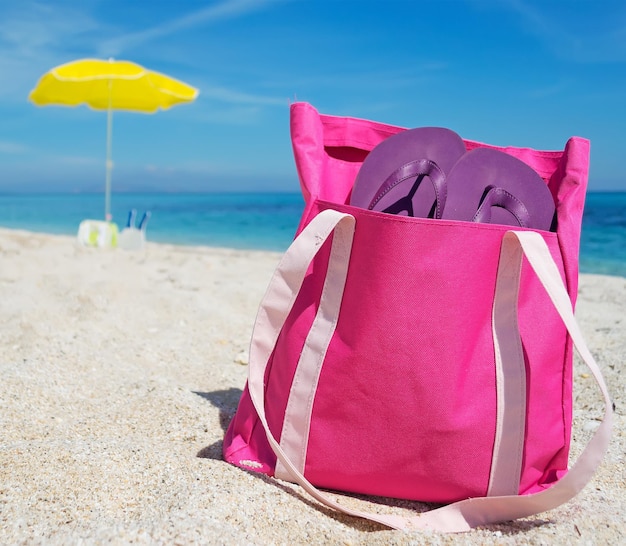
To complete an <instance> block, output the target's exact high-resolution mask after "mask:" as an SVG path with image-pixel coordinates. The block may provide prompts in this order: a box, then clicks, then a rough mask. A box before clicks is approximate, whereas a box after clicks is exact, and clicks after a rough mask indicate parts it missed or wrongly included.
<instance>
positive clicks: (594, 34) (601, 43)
mask: <svg viewBox="0 0 626 546" xmlns="http://www.w3.org/2000/svg"><path fill="white" fill-rule="evenodd" d="M498 5H500V4H498ZM501 5H504V6H507V7H508V8H509V9H511V10H512V11H514V12H516V13H517V14H518V15H519V16H520V20H521V22H522V24H523V26H524V27H525V28H526V29H527V30H528V31H529V32H530V33H532V34H534V35H536V36H537V37H538V38H539V39H540V40H542V41H543V42H544V43H545V44H546V45H547V46H548V47H549V48H550V49H551V50H552V51H553V52H554V54H555V55H557V56H558V57H560V58H562V59H564V60H567V61H572V62H580V63H604V62H624V61H626V9H625V8H624V4H618V3H612V6H611V8H608V9H607V8H606V7H605V6H606V4H605V2H588V3H587V2H569V3H564V4H559V5H558V9H553V10H552V11H551V10H550V8H551V7H554V6H551V5H550V3H545V2H542V3H540V4H538V5H537V6H535V5H533V4H532V2H530V1H528V0H504V1H503V2H502V4H501ZM568 10H571V13H570V12H568ZM581 10H582V11H581ZM572 14H574V15H575V17H573V16H572ZM575 24H577V25H578V26H574V25H575Z"/></svg>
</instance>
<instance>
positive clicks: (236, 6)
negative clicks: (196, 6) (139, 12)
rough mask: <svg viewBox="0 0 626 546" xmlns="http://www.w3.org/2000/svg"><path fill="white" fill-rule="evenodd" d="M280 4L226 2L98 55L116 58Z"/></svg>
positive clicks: (107, 45) (110, 43)
mask: <svg viewBox="0 0 626 546" xmlns="http://www.w3.org/2000/svg"><path fill="white" fill-rule="evenodd" d="M277 1H279V0H225V1H223V2H219V3H217V4H213V5H211V6H208V7H206V8H203V9H200V10H197V11H194V12H191V13H188V14H187V15H183V16H182V17H179V18H178V19H174V20H172V21H167V22H165V23H162V24H160V25H157V26H154V27H151V28H148V29H145V30H141V31H139V32H134V33H129V34H125V35H122V36H118V37H116V38H111V39H109V40H105V41H103V42H102V43H101V44H100V45H99V47H98V55H99V56H101V57H110V56H113V57H116V56H118V55H120V53H123V52H124V51H125V50H127V49H129V48H131V47H136V46H137V45H141V44H144V43H147V42H151V41H153V40H155V39H156V38H161V37H162V36H167V35H169V34H175V33H178V32H181V31H184V30H187V29H189V28H193V27H198V26H202V25H206V24H210V23H213V22H217V21H223V20H226V19H233V18H235V17H241V16H245V15H247V14H248V13H250V12H253V11H259V10H260V9H263V8H264V7H265V6H267V5H270V4H275V3H276V2H277Z"/></svg>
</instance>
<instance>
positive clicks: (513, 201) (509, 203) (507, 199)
mask: <svg viewBox="0 0 626 546" xmlns="http://www.w3.org/2000/svg"><path fill="white" fill-rule="evenodd" d="M491 207H500V208H503V209H505V210H507V211H509V212H510V213H511V214H512V215H513V216H515V219H516V220H517V223H518V224H519V226H520V227H530V213H529V212H528V209H527V208H526V207H525V205H524V203H522V202H521V201H520V200H519V199H518V198H517V197H515V196H514V195H513V194H512V193H509V192H508V191H506V190H505V189H504V188H499V187H498V186H489V187H488V188H487V193H486V194H485V196H484V197H483V199H482V202H481V203H480V206H479V207H478V210H477V211H476V214H475V215H474V218H472V221H473V222H481V223H483V224H489V223H491Z"/></svg>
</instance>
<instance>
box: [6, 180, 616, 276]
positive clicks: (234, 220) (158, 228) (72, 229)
mask: <svg viewBox="0 0 626 546" xmlns="http://www.w3.org/2000/svg"><path fill="white" fill-rule="evenodd" d="M111 202H112V213H113V219H114V221H115V222H116V223H117V224H118V225H119V226H120V228H122V227H124V226H125V225H126V221H127V218H128V211H129V210H131V209H133V208H134V209H137V216H138V219H139V218H141V216H142V214H143V212H144V211H146V210H149V211H151V213H152V216H151V219H150V221H149V223H148V230H147V235H148V239H149V240H150V241H154V242H162V243H172V244H180V245H207V246H221V247H231V248H240V249H259V250H274V251H279V252H280V251H284V250H285V249H286V248H287V247H288V246H289V243H290V242H291V241H292V239H293V235H294V233H295V231H296V228H297V226H298V222H299V219H300V215H301V213H302V209H303V207H304V201H303V199H302V196H301V195H300V194H296V193H223V194H217V193H207V194H157V193H145V194H114V195H113V196H112V199H111ZM103 215H104V197H103V196H102V195H101V194H70V195H62V194H49V195H13V194H11V195H2V196H0V226H2V227H8V228H14V229H26V230H30V231H39V232H45V233H55V234H63V235H75V234H76V233H77V230H78V224H79V223H80V222H81V220H83V219H85V218H92V219H101V218H103ZM580 271H581V272H583V273H602V274H607V275H619V276H623V277H626V192H614V193H608V192H607V193H604V192H596V193H594V192H590V193H588V195H587V199H586V204H585V212H584V216H583V230H582V237H581V256H580Z"/></svg>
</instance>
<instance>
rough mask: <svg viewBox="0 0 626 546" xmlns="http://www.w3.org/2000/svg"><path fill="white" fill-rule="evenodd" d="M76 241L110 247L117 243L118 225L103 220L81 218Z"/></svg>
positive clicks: (84, 244)
mask: <svg viewBox="0 0 626 546" xmlns="http://www.w3.org/2000/svg"><path fill="white" fill-rule="evenodd" d="M78 242H79V244H81V245H82V246H94V247H100V248H107V247H108V248H111V247H115V246H117V243H118V227H117V224H114V223H113V222H105V221H103V220H83V221H82V222H81V223H80V225H79V226H78Z"/></svg>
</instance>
